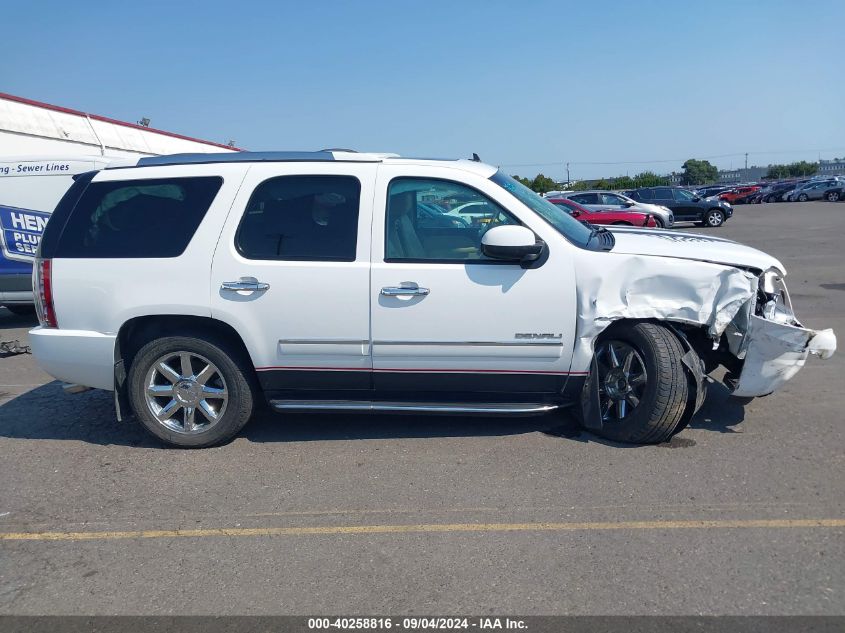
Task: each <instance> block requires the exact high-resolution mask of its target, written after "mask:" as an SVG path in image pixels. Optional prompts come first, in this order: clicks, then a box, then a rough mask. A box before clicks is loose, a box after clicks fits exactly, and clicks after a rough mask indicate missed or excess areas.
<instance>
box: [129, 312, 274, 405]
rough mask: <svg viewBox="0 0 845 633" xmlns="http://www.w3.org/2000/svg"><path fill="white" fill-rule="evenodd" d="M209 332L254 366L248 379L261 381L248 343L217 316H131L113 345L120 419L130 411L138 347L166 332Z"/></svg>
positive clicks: (198, 334) (202, 333) (169, 334)
mask: <svg viewBox="0 0 845 633" xmlns="http://www.w3.org/2000/svg"><path fill="white" fill-rule="evenodd" d="M203 335H205V336H209V337H212V338H214V339H216V340H218V341H223V342H226V343H229V344H230V345H232V346H233V348H234V349H235V351H236V353H237V354H238V355H239V356H240V357H241V359H242V360H243V361H244V362H245V363H246V365H247V366H248V367H252V375H251V376H249V377H248V379H249V380H251V381H254V383H253V384H258V379H257V375H256V373H255V364H254V363H253V361H252V357H251V356H250V354H249V350H248V349H247V347H246V344H245V343H244V341H243V338H241V336H240V334H238V332H237V330H235V328H233V327H232V326H231V325H229V324H228V323H226V322H224V321H220V320H218V319H213V318H211V317H203V316H193V315H181V314H150V315H143V316H137V317H133V318H131V319H129V320H128V321H126V322H125V323H123V324H122V325H121V326H120V329H119V330H118V333H117V338H116V340H115V346H114V393H115V408H116V410H117V417H118V420H121V419H123V418H124V417H126V416H127V415H128V414H129V412H130V407H129V399H128V393H127V377H128V375H129V367H130V366H131V364H132V360H133V359H134V357H135V355H136V354H137V353H138V351H139V350H140V349H141V348H142V347H143V346H144V345H146V344H147V343H149V342H150V341H152V340H154V339H157V338H162V337H165V336H203Z"/></svg>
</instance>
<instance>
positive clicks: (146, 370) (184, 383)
mask: <svg viewBox="0 0 845 633" xmlns="http://www.w3.org/2000/svg"><path fill="white" fill-rule="evenodd" d="M186 359H187V360H186ZM251 372H252V368H251V367H249V366H248V364H247V362H246V360H245V359H242V354H241V353H239V350H237V349H235V348H233V347H232V346H230V345H229V344H228V343H227V342H225V341H223V340H217V339H205V338H199V335H198V336H196V337H195V336H169V337H164V338H159V339H155V340H153V341H150V342H149V343H147V344H146V345H144V346H143V347H142V348H141V349H140V350H139V351H138V353H137V355H136V356H135V357H134V359H133V361H132V366H131V367H130V369H129V385H128V386H129V398H130V402H131V404H132V409H133V411H134V412H135V415H136V416H137V418H138V420H139V422H140V423H141V424H142V425H143V427H144V428H145V429H146V430H147V431H149V432H150V433H151V434H153V435H154V436H156V437H157V438H159V439H160V440H163V441H164V442H166V443H167V444H170V445H171V446H178V447H182V448H203V447H207V446H214V445H215V444H220V443H221V442H225V441H226V440H228V439H230V438H231V437H232V436H234V435H235V434H236V433H237V432H238V431H240V430H241V429H242V428H243V426H244V425H245V424H246V423H247V422H248V421H249V418H250V416H251V415H252V412H253V409H254V402H255V394H254V393H253V388H252V386H251V384H250V380H249V376H251Z"/></svg>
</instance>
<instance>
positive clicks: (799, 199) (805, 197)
mask: <svg viewBox="0 0 845 633" xmlns="http://www.w3.org/2000/svg"><path fill="white" fill-rule="evenodd" d="M798 202H807V194H806V193H802V194H801V195H800V196H798Z"/></svg>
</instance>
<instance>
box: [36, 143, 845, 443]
mask: <svg viewBox="0 0 845 633" xmlns="http://www.w3.org/2000/svg"><path fill="white" fill-rule="evenodd" d="M468 203H480V204H478V205H476V206H479V207H483V208H484V209H485V213H484V214H483V217H478V218H473V221H472V222H471V223H470V222H455V221H454V218H453V217H452V216H450V215H449V210H450V209H454V208H457V207H459V206H460V205H466V204H468ZM784 275H785V270H784V267H783V265H782V264H781V263H780V262H778V261H777V260H776V259H774V258H773V257H770V256H769V255H767V254H765V253H762V252H760V251H758V250H755V249H752V248H748V247H746V246H742V245H740V244H736V243H734V242H731V241H728V240H725V239H720V238H716V237H710V236H709V235H708V236H706V237H705V236H701V235H693V234H686V233H679V232H672V231H659V230H651V229H633V228H625V229H622V228H620V229H615V228H614V229H612V230H610V231H608V230H606V229H604V228H599V227H594V226H590V225H587V224H584V223H581V222H578V221H576V220H574V219H573V218H571V217H570V216H569V215H568V214H567V213H565V212H564V211H563V210H562V209H560V208H558V207H557V206H555V205H553V204H551V203H549V202H548V201H546V200H544V199H543V198H541V197H540V196H538V195H536V194H535V193H533V192H532V191H530V190H529V189H527V188H526V187H524V186H522V185H521V184H519V183H518V182H516V181H514V180H513V179H512V178H510V177H509V176H507V175H506V174H504V173H503V172H501V171H499V170H497V169H496V168H495V167H492V166H490V165H486V164H483V163H481V162H478V161H469V160H427V159H413V158H400V157H397V156H395V155H387V154H360V153H355V152H350V151H331V150H326V151H321V152H272V153H238V154H220V155H213V154H198V155H188V154H186V155H176V156H163V157H152V158H142V159H140V160H138V161H137V165H135V166H130V167H120V168H107V169H104V170H100V171H97V172H91V173H88V174H86V175H83V176H80V177H78V178H77V180H76V182H75V183H74V185H73V186H72V187H71V188H70V190H69V191H68V192H67V193H66V194H65V196H64V198H62V200H61V201H60V202H59V204H58V206H57V207H56V209H55V211H54V212H53V214H52V216H51V218H50V220H49V222H48V223H47V227H46V229H45V232H44V236H43V239H42V241H41V245H40V252H39V257H38V259H37V264H36V267H35V274H34V278H33V283H34V290H35V294H36V297H37V309H38V313H39V318H40V321H41V325H40V327H37V328H35V329H34V330H32V331H31V332H30V341H31V345H32V349H33V352H34V354H35V356H36V358H37V359H38V361H39V363H40V364H41V366H42V367H43V368H44V369H45V370H46V371H48V372H49V373H50V374H52V375H53V376H55V377H56V378H58V379H60V380H63V381H67V382H71V383H75V384H77V385H84V386H89V387H95V388H100V389H107V390H113V391H114V392H115V402H116V405H117V415H118V418H120V417H121V416H122V415H126V414H128V413H129V412H130V411H131V412H133V413H134V414H135V416H136V417H137V419H138V420H139V421H140V422H141V423H142V424H143V426H144V427H146V428H147V429H148V430H149V431H150V432H151V433H153V434H154V435H156V436H158V437H159V438H161V439H162V440H164V441H166V442H169V443H171V444H174V445H178V446H193V447H196V446H209V445H212V444H216V443H219V442H222V441H224V440H226V439H228V438H230V437H232V436H233V435H234V434H236V433H237V432H238V431H239V430H240V429H241V427H242V426H243V425H244V424H245V423H246V422H247V420H248V419H249V417H250V415H251V414H252V412H253V409H254V407H255V406H256V405H257V403H258V402H259V401H260V400H261V399H266V400H267V402H268V403H269V405H270V406H271V407H272V408H274V409H277V410H282V411H288V410H319V411H327V410H333V411H388V412H420V413H448V414H463V413H468V414H482V415H525V414H532V413H544V412H549V411H552V410H554V409H558V408H561V407H565V406H570V405H574V406H575V409H576V411H577V414H578V416H579V418H580V419H581V421H582V423H583V424H584V425H585V426H586V427H588V428H590V429H592V430H594V431H596V432H597V433H600V434H601V435H604V436H606V437H608V438H611V439H614V440H619V441H625V442H660V441H663V440H666V439H667V438H668V437H670V436H671V435H672V434H673V433H675V432H677V431H678V430H679V429H680V428H683V426H684V425H685V424H686V423H687V421H688V420H689V419H690V417H691V416H692V415H693V414H694V413H695V411H696V410H697V409H698V407H700V405H701V403H702V401H703V399H704V395H705V384H706V383H705V373H707V372H710V371H712V370H713V369H714V368H716V367H717V366H718V365H724V366H725V367H726V368H727V370H728V371H727V374H726V377H725V379H724V380H725V384H726V385H727V386H728V387H729V388H730V389H731V390H732V391H733V393H735V394H736V395H739V396H760V395H765V394H768V393H771V392H772V391H774V390H775V389H777V388H778V387H780V386H781V385H782V384H783V383H785V382H786V381H787V380H789V379H790V378H791V377H792V376H793V375H794V374H795V373H796V372H797V371H798V370H799V369H800V368H801V367H802V366H803V365H804V362H805V360H806V358H807V356H808V354H816V355H819V356H821V357H828V356H830V355H831V354H833V352H834V350H835V348H836V338H835V336H834V334H833V332H832V331H830V330H823V331H813V330H808V329H805V328H803V327H802V326H801V324H800V323H799V322H798V321H797V320H796V317H795V316H794V315H793V312H792V308H791V305H790V302H789V296H788V294H787V292H786V288H785V286H784V284H783V277H784Z"/></svg>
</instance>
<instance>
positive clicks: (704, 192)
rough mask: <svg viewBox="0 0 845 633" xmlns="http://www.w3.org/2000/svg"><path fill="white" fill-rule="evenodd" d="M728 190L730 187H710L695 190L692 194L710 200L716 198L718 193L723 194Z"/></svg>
mask: <svg viewBox="0 0 845 633" xmlns="http://www.w3.org/2000/svg"><path fill="white" fill-rule="evenodd" d="M730 189H731V186H730V185H711V186H709V187H701V188H700V189H696V190H695V192H694V193H695V194H696V195H698V196H700V197H702V198H710V197H712V196H718V195H719V194H720V193H724V192H726V191H728V190H730Z"/></svg>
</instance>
